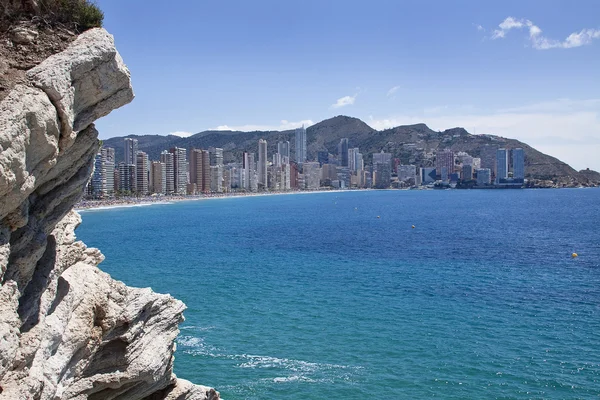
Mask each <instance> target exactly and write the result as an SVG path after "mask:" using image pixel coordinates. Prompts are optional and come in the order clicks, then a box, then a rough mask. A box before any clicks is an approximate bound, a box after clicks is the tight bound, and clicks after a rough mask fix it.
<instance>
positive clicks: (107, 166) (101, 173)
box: [88, 147, 115, 198]
mask: <svg viewBox="0 0 600 400" xmlns="http://www.w3.org/2000/svg"><path fill="white" fill-rule="evenodd" d="M114 159H115V149H113V148H110V147H102V148H101V149H100V150H99V151H98V154H97V155H96V158H95V160H94V173H93V174H92V177H91V179H90V182H89V185H88V192H89V193H88V194H89V195H90V196H93V197H95V198H107V197H113V196H114V194H115V181H114V176H115V174H114V171H115V164H114Z"/></svg>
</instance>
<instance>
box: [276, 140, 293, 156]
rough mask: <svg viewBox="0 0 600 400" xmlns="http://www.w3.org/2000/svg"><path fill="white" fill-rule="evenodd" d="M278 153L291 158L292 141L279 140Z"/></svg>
mask: <svg viewBox="0 0 600 400" xmlns="http://www.w3.org/2000/svg"><path fill="white" fill-rule="evenodd" d="M277 153H279V154H281V156H282V157H287V158H290V142H288V141H287V140H286V141H284V142H278V143H277Z"/></svg>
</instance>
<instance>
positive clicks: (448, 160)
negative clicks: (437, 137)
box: [435, 149, 454, 182]
mask: <svg viewBox="0 0 600 400" xmlns="http://www.w3.org/2000/svg"><path fill="white" fill-rule="evenodd" d="M435 170H436V171H437V172H438V173H439V174H440V179H441V180H442V181H444V182H448V176H449V175H450V174H452V173H454V152H453V151H452V150H450V149H444V150H442V151H438V152H437V153H436V156H435Z"/></svg>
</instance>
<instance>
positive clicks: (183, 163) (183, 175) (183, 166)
mask: <svg viewBox="0 0 600 400" xmlns="http://www.w3.org/2000/svg"><path fill="white" fill-rule="evenodd" d="M171 153H172V154H173V175H174V177H175V193H177V194H181V195H185V194H186V193H187V176H188V174H187V156H186V153H187V152H186V149H184V148H181V147H173V148H171Z"/></svg>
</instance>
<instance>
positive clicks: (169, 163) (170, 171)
mask: <svg viewBox="0 0 600 400" xmlns="http://www.w3.org/2000/svg"><path fill="white" fill-rule="evenodd" d="M160 162H162V163H164V164H165V193H166V194H173V193H175V166H174V161H173V154H172V153H169V152H168V151H166V150H164V151H163V152H162V153H160Z"/></svg>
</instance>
